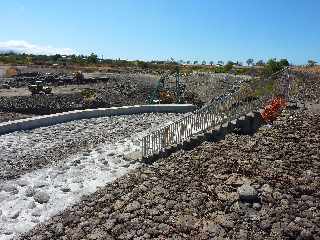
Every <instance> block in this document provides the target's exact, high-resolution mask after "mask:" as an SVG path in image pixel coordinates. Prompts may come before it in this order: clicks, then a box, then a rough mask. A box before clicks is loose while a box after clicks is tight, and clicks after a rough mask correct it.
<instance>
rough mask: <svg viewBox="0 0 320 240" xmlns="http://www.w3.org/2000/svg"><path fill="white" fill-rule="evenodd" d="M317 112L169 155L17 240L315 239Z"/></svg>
mask: <svg viewBox="0 0 320 240" xmlns="http://www.w3.org/2000/svg"><path fill="white" fill-rule="evenodd" d="M319 122H320V115H316V114H312V113H309V112H306V111H305V112H296V113H292V112H290V114H288V112H287V113H286V114H284V115H283V117H282V118H281V119H280V120H279V121H277V122H276V123H275V124H274V125H273V126H272V128H268V127H265V128H263V129H261V130H259V132H258V133H257V134H255V135H254V136H244V135H241V136H240V135H229V136H227V138H226V139H225V140H223V141H221V142H218V143H205V144H203V145H201V146H199V147H197V148H196V149H194V150H192V151H189V152H183V151H181V152H178V153H175V154H174V155H172V156H171V157H169V158H167V159H163V160H160V161H158V162H156V163H154V164H153V165H151V166H145V167H142V168H140V169H138V170H136V171H134V172H132V173H130V174H129V175H127V176H125V177H122V178H120V179H119V180H117V181H115V182H113V183H111V184H109V185H107V186H106V187H105V188H103V189H100V190H98V191H97V192H96V193H95V194H93V195H90V196H87V197H85V198H83V199H82V201H81V203H79V204H77V205H75V206H73V207H71V208H70V209H68V210H66V211H64V212H62V213H61V214H59V215H57V216H55V217H53V218H52V219H51V220H50V221H48V222H47V223H45V224H42V225H38V226H37V227H36V228H35V229H33V230H32V231H31V232H29V233H27V234H25V235H23V236H21V239H75V240H76V239H210V238H217V239H270V240H271V239H320V212H319V209H320V200H319V199H320V190H319V189H320V155H319V149H320V135H319V133H320V128H319V124H318V123H319Z"/></svg>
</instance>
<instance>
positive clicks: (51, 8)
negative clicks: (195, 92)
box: [0, 0, 320, 65]
mask: <svg viewBox="0 0 320 240" xmlns="http://www.w3.org/2000/svg"><path fill="white" fill-rule="evenodd" d="M0 7H1V9H3V10H4V11H3V12H4V14H2V15H1V16H0V20H1V21H2V22H6V23H7V27H6V28H5V29H3V30H2V34H1V35H0V50H9V51H10V50H14V51H18V52H24V53H27V54H44V55H53V54H62V55H72V54H76V55H89V54H90V53H95V54H97V55H98V56H99V58H101V57H102V56H103V58H104V59H119V58H120V59H123V60H129V61H134V60H143V61H152V60H159V61H166V60H167V59H170V58H173V59H175V60H176V61H180V60H184V61H188V60H189V61H191V62H193V61H199V62H202V61H203V60H204V61H206V62H210V61H213V62H214V63H217V62H218V61H219V60H222V61H224V62H227V61H233V62H236V61H239V62H243V63H244V64H245V62H246V60H247V59H249V58H253V59H254V60H255V62H256V61H258V60H260V59H261V60H263V61H267V60H268V59H272V58H277V59H288V61H289V62H290V63H292V64H295V65H301V64H306V63H307V61H308V60H310V59H312V60H315V61H317V62H319V60H320V59H319V54H317V53H318V52H320V31H319V30H317V29H318V28H317V27H318V26H317V12H319V10H320V3H319V2H317V1H315V0H307V1H303V2H302V3H301V1H298V0H294V1H289V0H284V1H281V2H278V1H275V0H274V1H268V2H266V3H264V4H259V3H257V2H255V1H253V0H246V1H241V2H233V1H230V0H228V1H222V0H216V1H207V0H204V1H201V3H199V2H198V1H192V0H189V1H182V0H177V1H175V2H170V1H169V0H164V1H161V2H158V1H147V2H146V1H142V0H140V1H134V2H133V1H129V0H122V1H107V2H105V1H100V0H96V1H94V4H93V3H92V2H90V3H87V2H86V1H84V0H82V1H77V4H76V5H75V4H74V3H72V2H64V1H61V0H58V1H55V2H46V3H44V4H43V3H41V1H39V0H31V1H23V0H13V1H10V2H1V3H0ZM57 13H59V14H57Z"/></svg>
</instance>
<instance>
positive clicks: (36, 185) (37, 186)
mask: <svg viewBox="0 0 320 240" xmlns="http://www.w3.org/2000/svg"><path fill="white" fill-rule="evenodd" d="M47 185H48V184H47V183H46V182H37V183H36V184H34V188H43V187H45V186H47Z"/></svg>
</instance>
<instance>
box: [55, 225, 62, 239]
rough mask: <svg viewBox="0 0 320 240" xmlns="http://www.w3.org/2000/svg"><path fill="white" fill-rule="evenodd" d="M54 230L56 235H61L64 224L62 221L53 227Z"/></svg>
mask: <svg viewBox="0 0 320 240" xmlns="http://www.w3.org/2000/svg"><path fill="white" fill-rule="evenodd" d="M54 232H55V234H56V235H57V236H61V235H62V234H63V233H64V226H63V224H62V223H58V224H57V225H56V226H55V228H54Z"/></svg>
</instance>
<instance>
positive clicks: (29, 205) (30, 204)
mask: <svg viewBox="0 0 320 240" xmlns="http://www.w3.org/2000/svg"><path fill="white" fill-rule="evenodd" d="M35 207H36V204H35V202H34V201H31V202H30V203H29V204H28V208H29V209H34V208H35Z"/></svg>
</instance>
